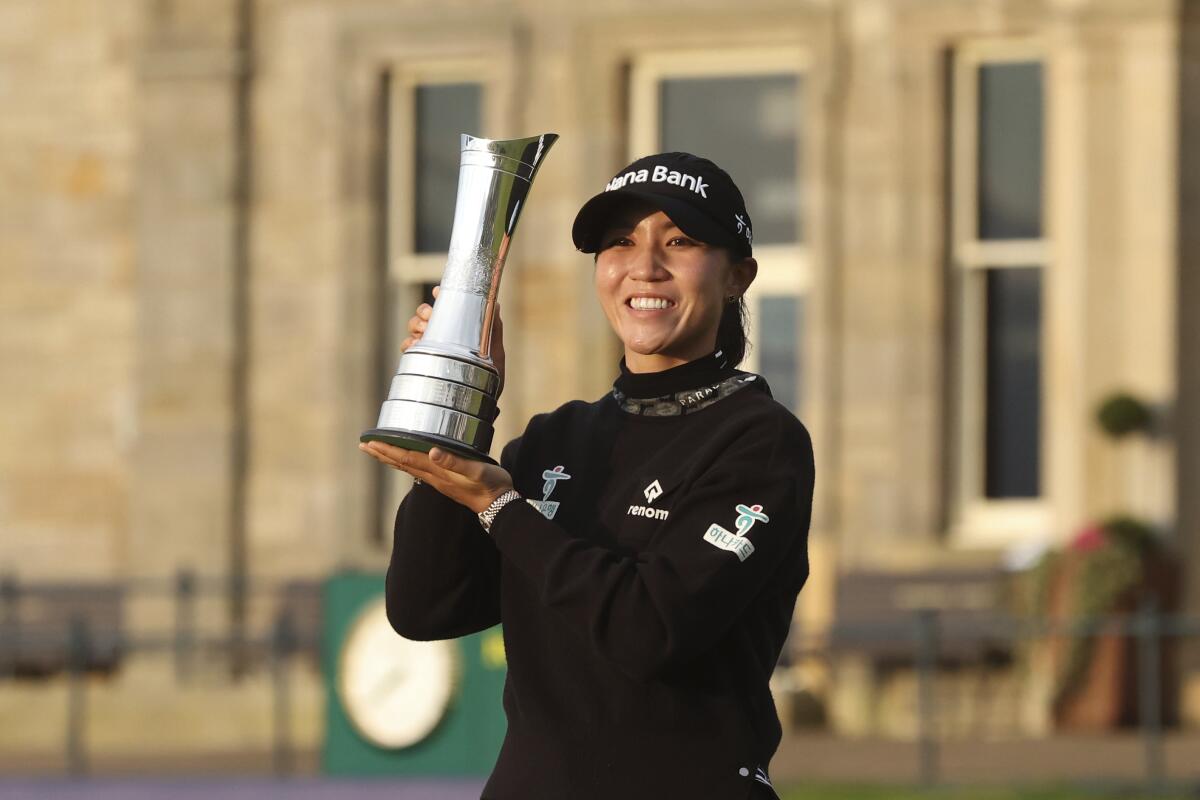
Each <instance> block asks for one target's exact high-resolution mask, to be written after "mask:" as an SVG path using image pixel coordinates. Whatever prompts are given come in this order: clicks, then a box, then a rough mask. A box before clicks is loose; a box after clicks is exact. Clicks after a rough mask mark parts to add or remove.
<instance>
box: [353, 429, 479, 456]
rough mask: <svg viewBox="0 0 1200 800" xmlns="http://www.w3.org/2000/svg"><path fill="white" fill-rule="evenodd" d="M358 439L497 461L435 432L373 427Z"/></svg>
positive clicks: (422, 451) (416, 449) (420, 451)
mask: <svg viewBox="0 0 1200 800" xmlns="http://www.w3.org/2000/svg"><path fill="white" fill-rule="evenodd" d="M358 440H359V441H360V442H383V443H384V444H390V445H393V446H395V447H399V448H401V449H402V450H415V451H417V452H419V453H428V452H429V451H430V450H432V449H433V448H435V447H440V448H441V449H443V450H446V451H448V452H450V453H454V454H455V455H458V456H462V457H463V458H469V459H471V460H472V461H483V462H484V463H486V464H495V463H497V462H496V461H495V460H494V459H493V458H492V457H491V456H489V455H487V454H486V453H480V452H478V451H476V450H473V449H471V448H470V447H468V446H466V445H465V444H463V443H462V442H458V441H455V440H454V439H448V438H446V437H445V436H438V435H437V434H434V433H422V432H420V431H403V430H399V429H397V428H371V430H369V431H363V432H362V433H361V434H360V435H359V437H358Z"/></svg>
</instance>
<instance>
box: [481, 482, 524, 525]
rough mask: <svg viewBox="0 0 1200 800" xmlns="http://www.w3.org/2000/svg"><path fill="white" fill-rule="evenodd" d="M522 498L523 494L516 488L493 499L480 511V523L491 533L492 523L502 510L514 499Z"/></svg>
mask: <svg viewBox="0 0 1200 800" xmlns="http://www.w3.org/2000/svg"><path fill="white" fill-rule="evenodd" d="M520 499H521V495H520V493H519V492H518V491H517V490H516V489H509V490H508V491H507V492H505V493H504V494H502V495H500V496H499V497H497V498H496V499H495V500H493V501H492V502H491V504H490V505H489V506H488V507H487V508H485V509H484V510H483V511H480V512H479V524H480V525H482V526H483V529H484V530H485V531H487V532H488V533H491V531H492V523H493V522H495V521H496V516H497V515H498V514H499V513H500V510H501V509H503V508H504V507H505V506H506V505H508V504H509V503H511V502H512V501H514V500H520Z"/></svg>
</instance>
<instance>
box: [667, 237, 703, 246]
mask: <svg viewBox="0 0 1200 800" xmlns="http://www.w3.org/2000/svg"><path fill="white" fill-rule="evenodd" d="M667 244H668V245H671V246H672V247H680V246H683V247H690V246H692V245H694V244H696V241H695V240H694V239H689V238H688V237H686V236H675V237H672V238H671V240H670V241H669V242H667Z"/></svg>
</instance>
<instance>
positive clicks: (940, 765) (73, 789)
mask: <svg viewBox="0 0 1200 800" xmlns="http://www.w3.org/2000/svg"><path fill="white" fill-rule="evenodd" d="M1147 763H1148V762H1147V752H1146V747H1145V742H1144V740H1143V739H1141V738H1140V737H1139V736H1138V735H1136V734H1122V735H1105V736H1069V737H1068V736H1058V737H1054V738H1050V739H1025V740H1012V741H970V742H945V743H942V744H941V745H939V746H938V748H937V753H936V766H937V778H938V780H939V781H942V782H946V783H950V784H959V785H964V784H969V785H975V784H991V785H1000V786H1013V785H1027V784H1030V785H1032V784H1044V783H1057V782H1070V783H1082V784H1103V783H1109V784H1114V785H1115V784H1122V785H1124V784H1136V783H1138V782H1140V781H1142V780H1143V779H1144V778H1145V776H1146V774H1147V770H1146V767H1147ZM1162 763H1163V767H1164V768H1165V774H1164V775H1163V777H1164V778H1165V779H1166V780H1167V781H1169V782H1170V783H1171V784H1172V785H1175V786H1184V787H1188V789H1189V790H1190V792H1191V793H1194V794H1195V795H1196V796H1197V797H1200V732H1190V733H1172V734H1171V735H1169V736H1167V737H1166V738H1165V739H1164V741H1163V748H1162ZM87 768H88V772H89V774H90V775H92V776H94V777H93V778H91V779H89V780H87V781H85V782H72V781H69V780H64V779H63V778H61V777H60V776H63V775H65V774H66V772H67V766H66V762H65V759H64V758H63V756H62V754H61V753H42V754H18V753H11V752H9V753H4V752H0V798H2V800H23V799H24V798H47V800H50V799H54V800H57V799H59V798H61V799H62V800H74V799H75V798H81V799H82V798H88V800H91V799H92V798H99V799H100V800H108V798H112V800H116V799H117V798H122V800H124V799H125V798H129V800H150V798H157V797H170V798H172V800H173V799H174V798H181V800H191V798H196V800H224V799H225V798H229V799H230V800H241V799H242V798H245V799H246V800H271V799H272V798H276V797H279V798H283V797H285V796H286V797H287V798H289V800H311V799H315V798H326V797H328V798H340V797H352V798H354V800H374V798H377V797H378V798H381V799H382V798H385V797H386V798H388V800H427V799H428V800H467V798H470V800H475V798H478V797H479V790H480V788H481V786H482V779H478V780H465V781H457V782H456V781H421V782H415V783H414V782H400V781H392V780H387V781H371V780H364V781H346V780H342V781H338V780H323V779H319V778H318V772H319V763H318V759H317V754H316V753H313V752H307V753H297V754H295V755H294V756H293V757H292V760H291V763H290V774H291V775H293V776H295V777H291V778H285V779H282V780H279V781H277V780H275V779H274V778H273V777H272V772H273V769H274V762H273V760H272V754H271V753H270V752H238V753H192V754H188V755H187V756H176V757H171V758H164V757H162V756H154V755H145V754H142V755H134V754H130V755H125V756H122V757H119V758H118V757H114V756H105V757H99V756H96V757H93V758H92V759H91V760H90V761H89V763H88V765H87ZM771 772H772V777H773V778H774V779H775V781H776V783H777V784H779V785H781V786H786V785H804V784H811V783H818V784H820V783H831V784H836V783H846V782H852V783H879V784H894V785H903V784H914V783H916V782H917V781H918V780H919V779H920V774H921V773H920V751H919V749H918V748H917V746H916V745H915V744H913V743H909V742H898V741H885V740H870V739H857V740H856V739H839V738H834V737H830V736H825V735H820V734H814V735H807V736H805V735H792V736H789V737H788V738H786V739H785V740H784V742H783V744H782V746H781V747H780V750H779V752H778V754H777V755H776V757H775V760H774V761H773V762H772V770H771ZM183 775H193V776H201V777H198V778H195V779H191V780H189V779H185V778H179V777H171V778H168V777H163V776H183Z"/></svg>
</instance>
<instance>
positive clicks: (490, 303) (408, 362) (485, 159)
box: [362, 133, 558, 458]
mask: <svg viewBox="0 0 1200 800" xmlns="http://www.w3.org/2000/svg"><path fill="white" fill-rule="evenodd" d="M557 140H558V136H557V134H553V133H544V134H542V135H540V136H531V137H528V138H524V139H481V138H479V137H476V136H470V135H468V134H463V135H462V139H461V150H460V160H459V170H458V195H457V198H456V200H455V205H454V225H453V227H452V229H451V233H450V245H449V248H448V251H447V256H446V269H445V271H444V272H443V273H442V280H441V284H440V285H441V288H440V289H439V290H438V297H437V300H436V301H435V302H434V305H433V314H432V315H431V316H430V319H429V324H428V326H427V327H426V329H425V332H424V334H423V335H422V336H421V340H420V341H419V342H417V344H415V345H413V346H412V347H410V348H409V349H408V351H407V352H406V353H405V354H404V356H403V357H401V359H400V367H399V370H398V372H397V376H398V377H399V376H403V375H406V374H409V373H410V371H411V370H413V369H415V367H414V366H413V365H414V364H415V363H416V361H417V360H421V361H422V364H424V363H425V361H427V360H428V359H429V358H433V359H443V360H449V361H454V362H458V363H459V364H460V366H461V367H462V368H469V369H470V370H473V372H472V375H473V380H474V381H475V382H480V381H483V382H487V378H486V376H487V375H489V374H490V375H491V376H492V379H493V380H492V381H491V384H492V389H491V395H490V396H486V397H472V398H471V399H470V400H469V401H467V400H463V401H462V402H463V403H466V404H467V405H468V406H469V407H470V408H471V409H476V410H477V409H480V408H484V409H486V408H494V407H495V400H496V397H495V392H496V384H498V379H496V376H497V374H498V373H497V370H496V365H495V363H494V362H493V360H492V357H491V340H492V321H493V318H494V314H495V308H496V298H497V296H498V295H499V292H500V278H501V276H502V274H503V272H504V262H505V259H506V257H507V256H508V249H509V244H510V242H511V241H512V237H513V234H514V233H515V231H516V229H517V222H518V221H519V220H520V218H521V212H522V211H523V210H524V208H525V201H526V199H527V198H528V196H529V190H530V188H531V187H532V185H533V179H534V177H536V175H537V172H538V169H539V168H540V167H541V165H542V162H543V161H544V159H545V157H546V153H547V152H548V151H549V150H550V147H551V146H552V145H553V144H554V142H555V141H557ZM425 369H426V370H427V371H426V372H423V373H420V374H422V375H424V376H428V375H429V372H428V368H427V367H425ZM434 380H442V378H440V377H437V376H435V377H434ZM448 380H453V379H448ZM395 385H396V382H395V381H393V386H395ZM405 385H407V386H410V387H411V386H414V385H418V384H416V383H414V382H412V381H409V382H407V383H406V384H405ZM419 385H420V386H421V387H422V388H421V391H423V392H426V393H427V394H428V398H416V399H414V398H412V397H404V398H399V397H393V396H392V394H391V393H389V397H388V400H387V401H386V402H385V403H384V408H383V411H382V412H381V414H380V418H379V427H378V428H376V429H374V430H371V431H367V432H366V433H364V434H363V436H362V439H363V440H366V439H368V438H372V439H381V440H384V441H391V442H392V443H394V444H399V445H400V446H402V447H408V448H409V449H424V450H428V449H429V447H430V446H432V444H438V445H441V446H447V445H450V449H457V450H459V452H464V454H466V455H470V456H472V457H475V458H480V457H483V458H486V457H487V450H488V447H489V446H490V444H491V433H492V429H491V420H490V419H486V420H481V421H482V422H483V425H482V426H480V425H475V424H474V423H473V422H472V420H473V419H475V417H474V416H473V415H472V414H471V412H470V411H469V410H465V409H464V408H461V407H458V406H456V405H455V406H451V407H450V411H451V413H449V414H448V413H445V412H446V409H443V410H442V411H439V412H438V413H436V414H432V413H430V412H429V411H428V409H427V408H426V406H438V407H439V408H441V405H440V403H441V402H443V401H439V399H438V398H443V397H456V398H457V397H459V393H455V392H449V391H442V390H434V389H429V388H428V386H427V382H421V383H420V384H419ZM410 391H415V390H411V389H410ZM471 391H483V392H484V393H485V394H487V393H488V392H487V390H481V389H478V388H473V389H471ZM463 415H466V419H464V418H463ZM451 417H452V420H453V421H452V422H448V421H447V419H448V418H451ZM425 428H436V431H435V430H428V431H426V430H424V429H425ZM387 431H397V432H402V433H403V435H400V434H399V433H397V435H395V436H391V437H390V438H389V436H387V435H385V434H386V433H387ZM421 434H429V435H430V436H432V437H434V438H433V439H432V440H430V441H431V442H432V443H431V444H427V446H423V444H425V443H426V442H427V440H426V439H425V438H422V436H421ZM454 445H458V446H457V447H455V446H454Z"/></svg>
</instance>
